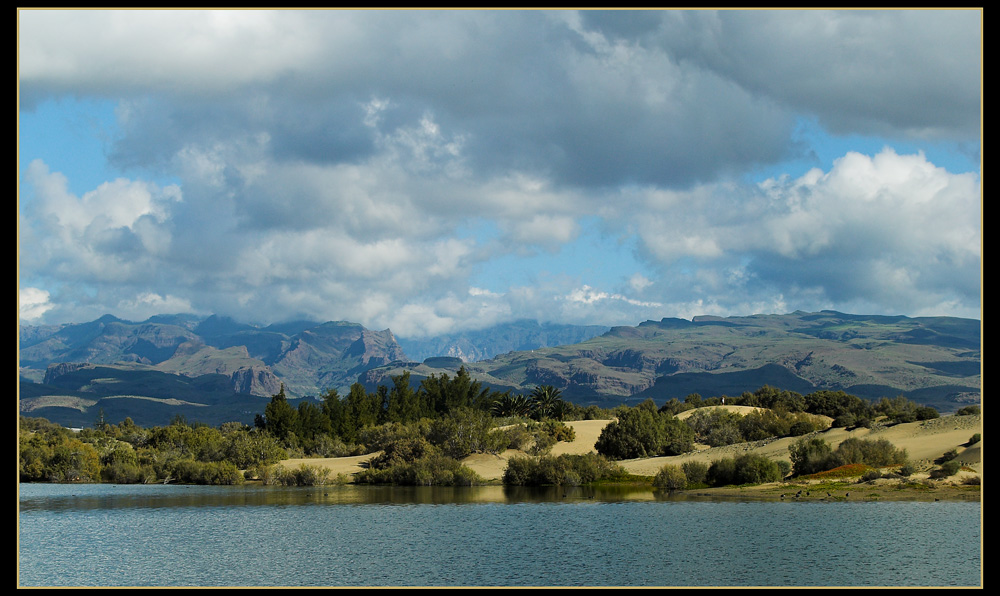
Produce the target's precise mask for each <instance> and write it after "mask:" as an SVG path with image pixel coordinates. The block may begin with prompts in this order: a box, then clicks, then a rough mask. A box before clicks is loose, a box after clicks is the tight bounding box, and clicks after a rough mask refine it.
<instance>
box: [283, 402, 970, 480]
mask: <svg viewBox="0 0 1000 596" xmlns="http://www.w3.org/2000/svg"><path fill="white" fill-rule="evenodd" d="M725 407H726V409H731V410H739V411H740V413H745V412H743V411H742V410H749V409H752V408H748V407H746V406H725ZM609 422H610V421H609V420H578V421H574V422H567V424H568V425H570V426H572V427H573V429H574V431H575V432H576V440H575V441H573V442H572V443H562V442H560V443H557V444H556V445H555V446H554V447H553V448H552V454H553V455H559V454H562V453H570V454H579V453H587V452H589V451H594V443H596V442H597V438H598V437H599V436H600V434H601V430H603V429H604V426H605V425H607V424H608V423H609ZM975 433H982V417H981V416H944V417H941V418H937V419H935V420H928V421H925V422H911V423H907V424H897V425H895V426H891V427H887V428H879V429H873V430H869V429H857V430H852V431H846V430H844V429H839V428H838V429H829V430H827V431H825V432H823V433H820V435H819V436H821V437H823V438H824V439H825V440H827V441H828V442H829V443H830V444H831V445H832V446H833V447H836V446H837V445H839V444H840V442H841V441H843V440H844V439H846V438H848V437H859V438H871V439H881V438H884V439H887V440H888V441H889V442H890V443H892V444H893V445H895V446H897V447H899V448H901V449H906V451H907V453H908V454H909V457H910V461H911V462H912V463H914V464H915V465H916V466H917V467H918V469H919V468H924V469H930V468H931V467H932V465H933V464H932V462H933V460H934V459H935V458H937V457H939V456H940V455H941V454H943V453H945V452H946V451H948V450H949V449H956V450H957V451H958V452H959V454H960V455H959V461H961V462H962V463H963V464H964V465H967V466H970V467H972V468H973V469H975V470H976V472H977V473H978V474H980V475H981V474H982V471H983V469H982V460H981V450H982V442H980V443H978V444H977V445H976V446H975V447H973V448H970V449H965V448H964V447H963V446H962V445H963V444H964V443H966V442H967V441H968V440H969V438H970V437H971V436H972V435H973V434H975ZM795 440H796V439H795V438H784V439H775V440H770V441H757V442H755V443H744V444H738V445H729V446H726V447H712V448H707V447H705V446H701V447H702V448H701V449H699V450H698V451H695V452H692V453H686V454H684V455H679V456H673V457H654V458H645V459H634V460H625V461H622V462H620V463H621V465H622V466H623V467H624V468H625V469H626V470H628V471H629V472H631V473H633V474H640V475H645V476H653V475H655V474H656V472H657V471H658V470H659V469H660V468H661V467H662V466H663V465H664V464H667V463H672V464H681V463H683V462H685V461H689V460H698V461H703V462H706V463H711V462H712V461H713V460H716V459H721V458H723V457H733V456H736V455H739V454H741V453H746V452H748V451H753V452H755V453H760V454H763V455H766V456H768V457H770V458H772V459H785V460H788V459H789V455H788V446H789V445H790V444H792V443H793V442H794V441H795ZM516 455H524V453H523V452H521V451H516V450H508V451H506V452H504V453H502V454H500V455H488V454H475V455H472V456H469V457H468V458H466V459H465V460H463V463H464V464H465V465H467V466H468V467H469V468H471V469H472V470H474V471H475V472H476V473H477V474H479V475H480V476H482V477H483V478H484V479H487V480H490V479H498V478H500V477H501V476H502V475H503V471H504V468H506V466H507V460H508V459H510V458H511V457H513V456H516ZM371 457H372V456H371V455H370V454H369V455H362V456H357V457H340V458H329V459H317V458H310V459H292V460H286V461H284V462H281V463H282V464H283V465H285V466H286V467H297V466H299V465H300V464H303V463H305V464H308V465H311V466H322V467H324V468H328V469H330V470H331V472H333V473H334V474H338V473H344V474H350V473H352V472H357V471H359V470H361V469H362V468H361V464H362V462H364V461H366V460H368V459H369V458H371Z"/></svg>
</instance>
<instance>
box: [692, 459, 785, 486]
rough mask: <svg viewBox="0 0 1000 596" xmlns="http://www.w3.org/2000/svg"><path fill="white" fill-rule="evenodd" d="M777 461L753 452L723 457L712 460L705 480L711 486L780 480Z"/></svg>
mask: <svg viewBox="0 0 1000 596" xmlns="http://www.w3.org/2000/svg"><path fill="white" fill-rule="evenodd" d="M781 478H782V475H781V469H780V468H779V467H778V464H777V462H775V461H773V460H771V459H769V458H767V457H765V456H763V455H758V454H755V453H745V454H743V455H740V456H737V457H736V458H723V459H721V460H716V461H713V462H712V465H711V466H709V468H708V474H707V477H706V481H707V482H708V484H710V485H711V486H726V485H730V484H736V485H739V484H763V483H765V482H777V481H778V480H781Z"/></svg>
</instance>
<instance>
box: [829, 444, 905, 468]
mask: <svg viewBox="0 0 1000 596" xmlns="http://www.w3.org/2000/svg"><path fill="white" fill-rule="evenodd" d="M833 454H834V457H835V458H836V459H837V460H838V462H839V463H838V465H842V464H865V465H869V466H872V467H883V468H884V467H888V466H895V465H900V464H903V463H905V462H906V450H905V449H898V448H897V447H896V446H895V445H893V444H892V443H890V442H889V441H887V440H885V439H859V438H857V437H851V438H849V439H846V440H844V441H843V442H842V443H841V444H840V445H838V446H837V449H836V450H835V451H834V452H833Z"/></svg>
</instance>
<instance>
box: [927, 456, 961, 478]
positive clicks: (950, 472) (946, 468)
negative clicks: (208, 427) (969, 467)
mask: <svg viewBox="0 0 1000 596" xmlns="http://www.w3.org/2000/svg"><path fill="white" fill-rule="evenodd" d="M961 467H962V466H961V464H959V463H958V462H957V461H955V460H951V461H946V462H944V463H943V464H941V467H940V468H938V469H936V470H932V471H931V478H947V477H949V476H954V475H955V474H957V473H958V471H959V469H961Z"/></svg>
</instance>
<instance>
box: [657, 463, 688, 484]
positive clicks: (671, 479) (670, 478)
mask: <svg viewBox="0 0 1000 596" xmlns="http://www.w3.org/2000/svg"><path fill="white" fill-rule="evenodd" d="M687 485H688V478H687V476H686V475H685V474H684V470H682V469H681V467H680V466H677V465H674V464H666V465H665V466H663V467H662V468H660V470H659V471H658V472H657V473H656V476H655V477H654V478H653V486H655V487H656V488H662V489H664V490H669V491H674V490H681V489H683V488H686V487H687Z"/></svg>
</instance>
